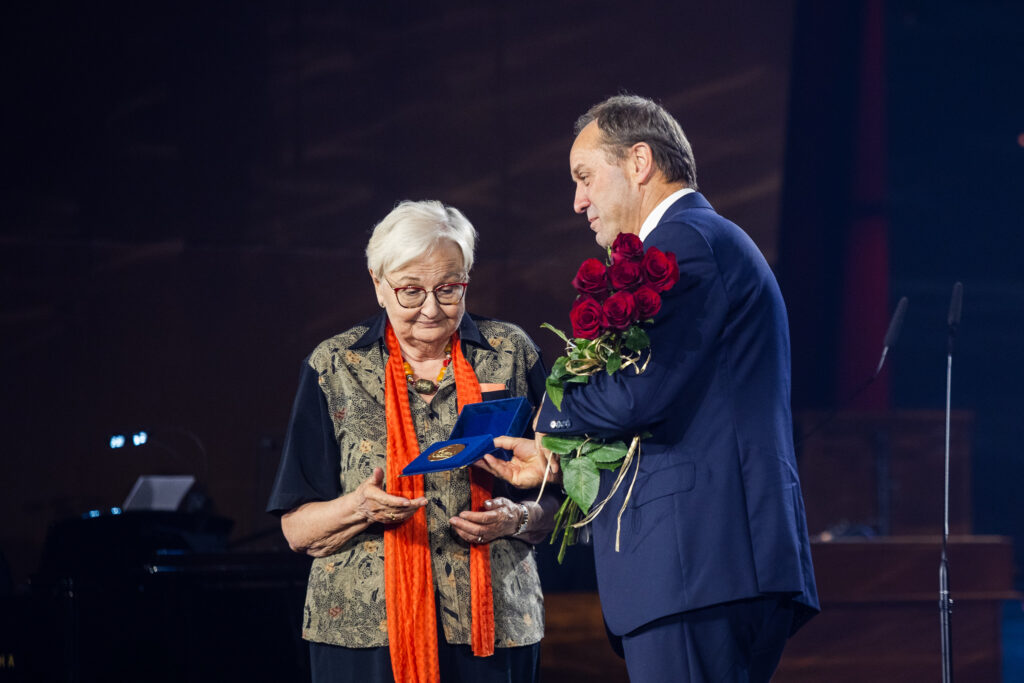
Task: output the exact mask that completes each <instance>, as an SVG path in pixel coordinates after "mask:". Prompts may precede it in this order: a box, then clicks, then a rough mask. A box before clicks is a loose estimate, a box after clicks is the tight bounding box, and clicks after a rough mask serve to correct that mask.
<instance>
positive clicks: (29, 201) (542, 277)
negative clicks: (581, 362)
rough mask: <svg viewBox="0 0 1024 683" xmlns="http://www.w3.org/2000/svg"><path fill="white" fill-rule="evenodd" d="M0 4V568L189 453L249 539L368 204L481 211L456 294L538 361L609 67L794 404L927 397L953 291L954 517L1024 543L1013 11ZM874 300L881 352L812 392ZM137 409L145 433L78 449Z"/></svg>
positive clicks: (1021, 173) (826, 406) (778, 5)
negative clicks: (693, 168) (586, 118)
mask: <svg viewBox="0 0 1024 683" xmlns="http://www.w3.org/2000/svg"><path fill="white" fill-rule="evenodd" d="M865 8H874V10H875V11H876V14H874V15H872V14H871V12H866V9H865ZM0 12H2V13H3V20H2V22H0V32H2V33H0V35H2V41H0V50H2V51H3V59H2V64H3V65H2V67H0V69H2V70H3V75H4V77H3V82H4V85H5V87H4V90H5V95H6V96H5V98H4V99H5V107H4V109H5V116H4V120H5V123H4V153H3V157H4V164H3V183H2V189H0V191H2V193H3V194H2V200H3V201H2V203H0V283H2V293H0V339H2V355H0V363H2V365H0V373H2V374H0V377H2V378H3V391H2V403H0V415H2V417H0V421H2V427H3V433H2V437H0V519H2V520H3V522H2V525H0V553H2V554H3V556H5V557H6V560H7V563H8V564H9V567H10V577H11V579H10V581H9V583H8V586H7V588H6V590H7V591H11V590H14V589H15V588H17V587H21V586H23V585H24V582H25V581H26V580H27V579H28V578H29V576H30V575H32V573H33V572H35V571H36V569H37V567H38V565H39V562H40V553H41V549H42V545H43V541H44V538H45V535H46V531H47V528H48V526H49V525H50V524H51V523H53V522H55V521H59V520H62V519H69V518H73V517H77V516H79V515H81V514H82V513H83V512H86V511H88V510H91V509H100V510H107V509H109V508H110V507H112V506H117V505H119V504H120V503H121V502H122V501H123V500H124V497H125V496H126V494H127V493H128V491H129V489H130V488H131V486H132V484H133V482H134V481H135V480H136V478H137V477H138V476H139V475H141V474H161V473H172V472H187V473H193V474H195V475H196V476H197V477H198V479H199V480H200V482H201V484H202V485H203V487H204V489H205V493H206V494H207V495H208V497H209V500H210V501H212V504H213V505H214V507H215V510H216V512H217V513H218V514H220V515H222V516H224V517H226V518H228V519H230V520H232V521H233V531H232V533H231V537H230V538H231V549H232V550H238V551H268V550H280V549H282V548H284V543H283V540H282V539H281V537H280V533H279V531H278V530H277V526H276V522H275V520H273V519H271V518H269V517H268V516H267V515H265V514H264V513H263V505H264V503H265V500H266V495H267V492H268V490H269V487H270V484H271V481H272V477H273V475H274V471H275V468H276V465H277V459H278V456H279V448H280V445H281V435H282V434H283V431H284V428H285V425H286V422H287V418H288V412H289V409H290V406H291V400H292V396H293V392H294V390H295V382H296V378H297V375H298V370H299V367H300V363H301V361H302V359H303V358H304V357H305V355H306V354H307V353H308V352H309V351H310V350H311V349H312V348H313V347H314V346H315V345H316V343H317V342H319V341H320V340H321V339H323V338H326V337H328V336H330V335H331V334H334V333H336V332H338V331H340V330H342V329H344V328H346V327H347V326H349V325H351V324H353V323H355V322H358V321H359V320H361V319H363V318H364V317H366V316H367V315H369V314H371V313H372V312H373V311H374V310H375V308H376V306H375V299H374V297H373V294H372V291H371V289H370V286H369V284H370V283H369V280H368V277H367V276H366V273H365V265H364V258H363V253H362V252H363V249H364V247H365V243H366V240H367V238H368V235H369V230H370V229H371V228H372V226H373V224H374V223H375V222H376V221H377V220H379V219H380V218H381V217H383V216H384V214H386V213H387V211H389V210H390V208H391V207H392V206H393V205H394V204H395V203H396V202H397V201H399V200H401V199H404V198H411V199H421V198H436V199H440V200H442V201H445V202H448V203H451V204H454V205H455V206H457V207H459V208H460V209H462V210H463V211H464V212H465V213H466V214H467V216H468V217H469V218H470V220H471V221H472V222H473V223H474V224H475V225H476V227H477V229H478V231H479V232H480V243H479V250H478V265H477V267H476V269H475V271H474V273H473V285H472V288H471V289H470V293H469V308H470V309H471V310H473V311H474V312H477V313H480V314H484V315H492V316H496V317H501V318H505V319H509V320H512V321H516V322H518V323H520V324H521V325H522V326H523V327H524V328H525V329H526V330H527V331H528V332H530V333H531V334H533V335H534V336H535V338H536V340H537V341H538V343H539V344H541V346H542V347H543V348H544V350H545V353H546V355H547V357H548V358H553V357H554V356H555V355H557V353H558V350H559V349H558V345H557V344H555V343H554V341H555V339H554V337H553V335H550V334H548V333H546V332H545V331H543V330H540V329H539V324H540V323H541V322H543V321H549V322H552V323H555V324H559V325H563V326H564V325H565V324H566V318H567V315H566V312H567V309H568V306H569V303H570V301H571V299H572V291H571V287H570V285H569V280H570V279H571V277H572V275H573V272H574V269H575V267H576V264H578V262H579V261H580V260H582V259H583V258H585V257H587V256H592V255H595V254H596V248H595V245H594V243H593V241H592V237H591V234H590V232H589V230H588V229H587V226H586V224H585V221H584V220H583V219H582V218H580V217H578V216H575V215H573V213H572V210H571V200H572V185H571V183H570V180H569V175H568V169H567V155H568V149H569V145H570V144H571V130H572V124H573V121H574V119H575V117H576V116H577V115H579V114H580V113H582V112H583V111H585V110H586V108H587V107H588V106H589V105H591V104H593V103H594V102H596V101H598V100H600V99H602V98H604V97H605V96H608V95H611V94H615V93H616V92H620V91H629V92H633V93H638V94H642V95H646V96H650V97H653V98H655V99H657V100H659V101H661V102H662V103H663V104H664V105H665V106H666V107H667V108H668V109H669V110H670V111H671V112H672V113H673V114H675V115H676V116H677V118H678V119H679V120H680V122H681V123H682V125H683V128H684V129H685V130H686V132H687V134H688V135H689V137H690V139H691V141H692V142H693V145H694V149H695V154H696V158H697V164H698V177H699V181H700V185H701V190H702V191H703V192H704V193H705V195H706V196H707V197H708V198H709V200H710V201H711V202H712V203H713V204H714V205H715V206H716V208H717V209H718V210H719V212H721V213H722V214H724V215H726V216H727V217H729V218H731V219H733V220H735V221H736V222H737V223H739V224H740V225H741V226H743V227H744V228H745V229H746V230H747V231H748V232H749V233H750V234H751V235H752V236H753V238H754V239H755V241H756V242H757V243H758V245H759V246H760V248H761V249H762V251H763V252H764V253H765V255H766V257H767V258H768V260H769V262H770V263H772V265H773V266H774V267H775V268H776V271H777V273H778V274H779V277H780V281H781V283H782V285H783V290H784V294H785V296H786V298H787V302H788V303H789V306H790V315H791V326H792V328H793V342H794V348H793V351H794V353H793V363H794V407H795V408H796V409H797V410H798V411H803V410H819V411H821V410H825V411H827V410H831V409H834V408H843V409H846V408H864V409H870V410H875V411H882V412H886V411H891V410H922V409H923V410H941V409H942V408H943V406H944V381H945V351H946V330H945V317H946V309H947V306H948V301H949V293H950V289H951V286H952V284H953V282H954V281H956V280H961V281H963V283H964V291H965V294H964V314H963V325H962V330H961V334H960V336H959V338H958V344H959V346H958V355H957V357H956V359H955V362H954V382H953V407H954V408H956V409H960V410H965V411H969V412H972V413H973V418H974V420H973V428H972V431H971V433H970V435H969V438H970V441H971V444H972V460H971V468H970V471H971V484H970V490H971V503H970V508H971V513H972V518H973V530H974V531H975V532H976V533H996V534H1007V535H1011V536H1013V537H1014V538H1015V539H1016V547H1017V566H1022V564H1024V562H1022V558H1024V554H1022V550H1024V508H1022V507H1021V506H1020V504H1019V503H1017V502H1015V501H1016V500H1017V495H1016V493H1017V491H1016V489H1017V486H1018V482H1020V481H1022V480H1024V465H1022V462H1021V461H1022V459H1021V454H1020V444H1021V443H1022V442H1024V424H1022V421H1021V419H1020V414H1021V412H1022V409H1024V400H1022V398H1024V390H1022V389H1021V386H1022V383H1024V372H1022V370H1021V368H1022V367H1024V364H1022V363H1021V362H1020V360H1019V356H1020V354H1021V352H1022V351H1024V265H1022V263H1024V261H1022V258H1021V254H1022V253H1024V230H1022V229H1021V228H1022V225H1021V210H1020V197H1021V192H1022V187H1024V116H1022V111H1024V89H1022V88H1021V87H1020V74H1021V73H1022V72H1024V51H1022V50H1021V45H1024V8H1022V6H1021V5H1019V4H1018V3H1014V2H1009V1H1005V2H999V1H994V0H993V1H982V0H978V1H976V2H967V1H965V0H959V1H958V0H940V1H938V2H923V1H915V0H892V1H891V2H888V3H881V2H868V3H855V2H838V3H814V2H809V1H808V2H799V1H797V2H793V1H786V2H773V3H746V2H739V1H738V0H731V1H729V2H717V3H707V2H702V3H674V4H667V3H665V4H662V3H654V2H633V3H593V2H588V3H584V2H580V1H576V0H572V1H569V2H560V3H551V2H545V3H541V2H521V3H513V4H507V3H506V4H499V3H469V2H448V3H441V2H396V3H342V4H331V3H320V2H290V3H262V2H259V3H227V4H221V3H212V4H207V3H192V2H186V3H165V4H158V5H155V6H152V5H151V6H144V5H140V4H139V3H128V2H120V1H119V2H110V3H103V4H101V5H99V6H96V5H80V4H73V3H48V2H41V3H32V4H28V3H26V4H24V5H21V6H16V5H8V6H5V8H4V9H3V10H0ZM865 236H867V237H869V238H870V239H867V242H866V244H865V243H863V242H860V241H858V240H862V238H864V239H866V238H865ZM863 254H866V256H864V257H863V258H862V255H863ZM903 295H906V296H908V297H909V298H910V309H909V313H908V316H907V320H906V324H905V327H904V331H903V336H902V338H901V340H900V343H899V345H898V347H897V348H896V349H894V351H893V352H892V355H891V356H890V368H889V369H888V370H887V371H886V372H885V374H884V375H883V377H882V378H880V380H879V382H877V383H876V385H875V386H874V387H873V388H872V391H871V392H869V393H868V394H866V395H864V396H861V397H859V398H858V399H857V400H856V401H854V402H853V403H852V404H849V403H847V402H846V400H845V398H844V397H846V396H847V395H848V394H849V391H848V389H849V387H850V386H851V383H853V384H856V383H857V382H859V381H860V380H861V379H863V378H866V377H867V376H869V375H870V373H871V371H872V370H873V369H874V363H875V362H876V360H877V354H878V353H879V352H880V350H881V349H880V346H881V335H882V334H883V333H884V331H885V329H884V326H885V324H886V323H887V321H888V316H889V314H890V312H891V311H892V309H893V307H894V304H895V301H896V300H897V299H898V298H899V297H900V296H903ZM879 321H881V322H879ZM880 324H881V330H880V331H879V325H880ZM138 429H145V430H146V431H147V432H148V433H149V435H150V442H149V444H148V445H147V446H146V447H145V448H124V449H119V450H111V449H109V448H108V446H107V443H108V438H109V436H110V435H111V434H114V433H129V434H130V433H131V432H132V431H134V430H138ZM933 516H934V520H935V522H934V532H935V533H938V532H939V531H940V530H941V520H942V511H941V509H935V510H934V511H933ZM821 530H822V529H812V532H817V531H821ZM584 552H585V551H584ZM0 574H2V572H0ZM552 576H555V577H556V578H554V579H551V580H552V581H560V580H562V579H563V578H564V577H561V578H557V577H558V575H556V574H553V575H552ZM954 576H955V575H954ZM0 578H2V576H0ZM1018 583H1019V581H1018ZM4 590H5V589H4V587H3V586H0V594H2V593H3V592H4Z"/></svg>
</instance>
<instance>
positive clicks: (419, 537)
mask: <svg viewBox="0 0 1024 683" xmlns="http://www.w3.org/2000/svg"><path fill="white" fill-rule="evenodd" d="M385 341H386V343H387V348H388V363H387V366H386V367H385V369H384V400H385V411H386V417H387V431H388V454H387V458H388V459H387V477H386V483H387V491H388V493H390V494H392V495H395V496H404V497H406V498H409V499H415V498H419V497H420V496H422V495H423V476H422V475H416V476H412V477H402V476H400V475H401V473H402V468H404V467H405V466H406V465H407V464H409V463H410V462H412V460H413V459H414V458H415V457H416V456H417V455H419V452H420V448H419V442H418V441H417V439H416V427H415V425H414V424H413V421H412V412H411V410H410V409H409V388H408V386H407V385H406V378H405V370H404V368H403V367H402V349H401V347H400V346H399V344H398V337H396V336H395V332H394V330H393V329H391V324H390V323H388V325H387V331H386V336H385ZM452 372H453V374H454V376H455V392H456V396H457V400H458V407H459V412H462V408H463V407H464V406H466V405H468V404H470V403H479V402H480V400H481V399H482V396H481V393H480V382H479V381H478V380H477V377H476V373H475V372H474V371H473V367H472V366H471V365H470V364H469V361H467V360H466V357H465V356H464V355H463V354H462V347H461V346H460V344H459V336H458V334H456V335H455V337H454V338H453V339H452ZM469 482H470V491H471V505H472V509H473V510H482V509H483V504H484V501H485V500H487V499H488V498H490V497H491V486H492V484H493V477H491V475H490V474H488V473H487V472H484V471H483V470H481V469H479V468H477V467H471V468H470V470H469ZM469 579H470V595H471V608H472V645H473V654H474V655H476V656H478V657H485V656H487V655H491V654H494V598H493V595H492V593H491V551H490V547H489V546H488V545H476V544H473V545H471V546H470V550H469ZM384 596H385V600H386V604H387V616H388V642H389V644H390V650H391V669H392V673H393V674H394V677H395V681H396V682H397V683H437V682H438V681H439V680H440V669H439V666H438V659H437V621H436V619H437V613H436V610H435V607H434V605H435V602H434V581H433V575H432V572H431V568H430V542H429V538H428V534H427V515H426V511H425V510H420V511H417V512H416V514H414V515H413V516H412V517H410V518H409V519H407V520H406V521H405V523H403V524H399V525H398V526H395V527H388V528H387V529H385V530H384Z"/></svg>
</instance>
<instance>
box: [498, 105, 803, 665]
mask: <svg viewBox="0 0 1024 683" xmlns="http://www.w3.org/2000/svg"><path fill="white" fill-rule="evenodd" d="M576 133H577V137H576V140H575V143H574V144H573V146H572V150H571V152H570V154H569V164H570V170H571V172H572V177H573V180H574V181H575V183H576V196H575V200H574V204H573V208H574V209H575V211H576V213H579V214H584V215H586V217H587V221H588V222H589V224H590V228H591V230H593V231H594V233H595V234H596V239H597V243H598V244H600V245H601V246H602V247H607V246H609V245H611V243H612V241H613V240H614V239H615V237H616V235H618V234H620V233H632V234H636V235H639V237H640V239H641V240H643V242H644V247H645V248H647V247H651V246H656V247H658V248H659V249H661V250H662V251H663V252H666V253H667V252H672V253H674V254H675V256H676V259H677V261H678V264H679V272H680V280H679V282H678V283H677V284H676V285H675V287H673V288H672V289H671V290H669V291H668V292H666V293H664V294H663V303H662V308H661V311H660V312H659V313H658V314H657V315H656V316H655V318H654V322H653V324H652V325H651V326H650V328H649V330H648V331H649V334H650V338H651V351H652V356H651V360H650V363H649V364H648V366H647V369H646V370H645V371H644V372H643V373H642V374H639V375H637V374H634V373H632V372H618V373H616V374H615V375H613V376H608V375H607V374H605V373H598V374H597V375H594V376H592V377H591V379H590V382H589V383H587V384H584V385H579V384H574V385H570V387H569V388H568V389H567V391H566V393H565V397H564V400H563V402H562V406H561V410H557V409H556V408H555V407H554V406H553V405H552V404H551V403H550V402H545V403H544V404H543V406H542V408H541V410H540V412H539V414H538V417H537V422H536V429H537V430H538V431H539V432H547V433H549V434H560V435H578V434H589V435H591V436H593V437H595V438H605V439H607V438H613V437H614V438H624V439H626V440H627V441H628V440H629V438H631V437H632V436H633V435H634V434H640V433H643V432H650V434H651V435H650V436H649V437H647V438H645V439H643V441H642V446H641V449H642V450H641V455H640V460H639V465H638V467H639V470H638V476H637V478H636V481H635V484H634V486H633V490H632V492H631V497H630V500H629V502H628V505H627V507H626V508H625V511H624V514H623V515H622V519H621V543H620V548H619V550H616V548H615V534H616V525H617V519H616V518H617V515H618V511H619V509H620V508H621V506H622V503H623V500H624V498H623V497H624V495H625V491H626V489H627V486H625V485H623V486H622V487H620V489H619V490H618V491H617V493H616V495H615V496H614V497H613V498H612V499H611V501H610V502H609V504H608V505H607V507H606V508H605V512H603V513H602V514H601V515H599V516H598V517H597V518H596V519H595V520H594V522H593V523H592V524H593V546H594V557H595V563H596V567H597V580H598V588H599V591H600V595H601V605H602V609H603V611H604V616H605V622H606V624H607V627H608V630H609V632H610V633H611V634H613V635H614V636H616V637H618V638H621V646H622V650H623V652H624V654H625V658H626V665H627V668H628V670H629V675H630V679H631V680H632V681H633V682H634V683H646V682H648V681H650V682H654V681H768V680H769V679H770V678H771V675H772V672H774V670H775V668H776V666H777V665H778V662H779V659H780V657H781V655H782V650H783V647H784V646H785V643H786V639H787V638H788V637H789V635H790V634H791V633H792V632H793V631H795V630H796V628H798V627H799V626H800V625H801V624H802V623H803V622H804V621H806V619H807V618H809V617H810V616H812V615H813V614H815V613H816V612H817V610H818V597H817V591H816V588H815V583H814V570H813V567H812V565H811V555H810V545H809V543H808V538H807V524H806V521H805V516H804V506H803V497H802V494H801V491H800V482H799V479H798V477H797V466H796V459H795V456H794V451H793V435H792V420H791V413H790V350H789V331H788V324H787V318H786V309H785V305H784V303H783V301H782V296H781V293H780V291H779V287H778V284H777V282H776V280H775V277H774V275H773V274H772V272H771V269H770V268H769V266H768V264H767V263H766V262H765V260H764V257H763V256H762V255H761V253H760V251H759V250H758V248H757V246H756V245H755V244H754V243H753V241H752V240H751V239H750V237H748V236H747V234H746V233H744V232H743V230H741V229H740V228H739V227H738V226H736V225H735V224H733V223H731V222H730V221H728V220H726V219H725V218H722V217H721V216H719V215H718V214H717V213H715V211H714V209H713V208H712V207H711V205H710V204H709V203H708V202H707V200H705V199H704V197H703V196H701V195H700V194H699V193H697V192H696V189H697V179H696V167H695V164H694V159H693V153H692V151H691V149H690V144H689V142H688V141H687V139H686V137H685V135H684V134H683V131H682V129H681V128H680V126H679V124H678V123H677V122H676V120H675V119H674V118H673V117H672V116H671V115H670V114H668V112H666V111H665V110H664V109H663V108H662V107H660V106H659V105H657V104H655V103H654V102H651V101H650V100H646V99H643V98H640V97H633V96H618V97H612V98H610V99H608V100H606V101H604V102H601V103H600V104H598V105H596V106H594V107H593V108H591V109H590V111H588V112H587V113H586V114H585V115H584V116H582V117H581V118H580V119H579V121H578V122H577V124H576ZM495 443H496V445H498V446H501V447H504V448H508V449H512V450H514V453H515V456H516V457H515V458H514V459H513V460H511V461H510V462H509V463H504V462H503V461H500V460H497V459H494V458H492V457H489V456H488V458H487V459H486V462H487V466H488V467H489V468H490V469H491V470H492V471H493V472H494V473H496V474H498V475H499V476H502V477H503V478H505V479H508V480H509V481H511V482H512V483H513V484H516V485H520V486H534V485H537V484H539V483H540V481H541V479H542V478H543V476H544V474H543V473H544V465H545V463H546V456H547V455H548V454H547V453H542V452H541V449H540V448H539V445H538V444H539V439H538V441H529V440H523V439H512V438H508V437H502V438H500V439H496V440H495ZM555 470H556V471H557V467H556V468H555ZM602 474H603V478H602V485H601V491H600V492H599V494H598V500H603V499H604V497H605V496H606V495H607V494H608V492H609V490H610V485H611V482H612V481H613V480H614V476H615V473H614V472H608V471H605V472H603V473H602ZM557 476H558V475H557V473H556V474H555V477H557ZM631 476H632V475H630V477H631Z"/></svg>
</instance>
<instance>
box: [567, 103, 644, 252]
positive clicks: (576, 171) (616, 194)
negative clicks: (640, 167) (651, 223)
mask: <svg viewBox="0 0 1024 683" xmlns="http://www.w3.org/2000/svg"><path fill="white" fill-rule="evenodd" d="M569 170H570V172H571V173H572V179H573V181H574V182H575V183H576V197H575V198H574V200H573V209H574V210H575V211H576V213H580V214H583V213H585V214H586V215H587V220H588V221H589V222H590V229H591V230H593V231H594V232H595V233H596V236H595V239H596V240H597V243H598V244H600V245H601V246H602V247H608V246H611V244H612V242H613V241H615V236H616V235H618V234H619V233H620V232H629V233H633V234H638V233H639V232H640V226H641V225H642V224H643V221H642V220H641V217H640V193H639V191H638V187H637V185H636V183H634V182H633V179H632V175H631V174H630V173H629V159H628V158H627V159H623V160H622V161H621V162H615V160H612V161H609V155H608V152H606V151H605V149H604V148H603V147H602V146H601V130H600V129H599V128H598V127H597V122H596V121H591V122H590V123H588V124H587V125H586V127H585V128H584V129H583V130H581V131H580V134H579V136H577V138H576V141H575V142H574V143H573V145H572V149H571V150H570V151H569Z"/></svg>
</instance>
